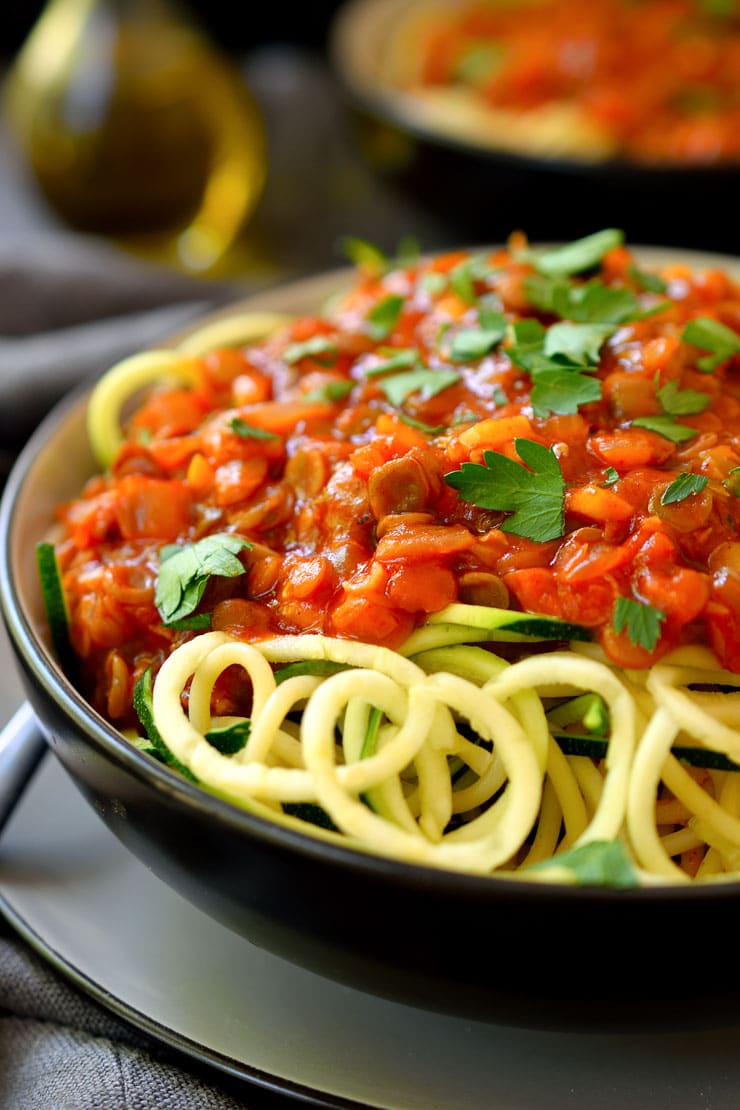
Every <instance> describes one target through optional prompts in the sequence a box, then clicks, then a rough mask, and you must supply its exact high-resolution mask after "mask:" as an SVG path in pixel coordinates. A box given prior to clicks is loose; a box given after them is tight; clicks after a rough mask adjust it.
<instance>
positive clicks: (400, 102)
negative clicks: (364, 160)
mask: <svg viewBox="0 0 740 1110" xmlns="http://www.w3.org/2000/svg"><path fill="white" fill-rule="evenodd" d="M427 2H428V0H345V2H344V3H343V4H342V5H341V7H340V8H339V9H338V11H337V12H336V14H335V16H334V19H333V20H332V23H331V26H330V31H329V56H330V59H331V62H332V66H333V69H334V72H335V74H336V76H337V77H338V79H339V81H340V84H341V85H342V87H343V89H344V91H345V93H346V94H347V95H348V97H349V99H350V100H351V102H352V103H353V105H354V107H355V108H357V109H360V110H362V111H363V112H365V113H367V114H368V115H370V116H373V117H375V119H376V120H377V121H378V122H380V123H383V124H385V125H386V126H391V127H393V128H395V129H396V130H398V131H401V132H403V133H405V134H406V135H407V136H409V137H411V138H414V139H417V140H419V141H421V142H426V143H429V144H430V145H433V146H438V147H440V148H441V149H442V150H445V151H447V152H449V153H451V154H458V155H466V156H467V157H469V158H480V159H481V160H483V161H484V162H486V163H487V164H489V165H490V166H492V167H495V166H497V165H500V166H502V167H506V168H508V169H521V170H529V171H539V172H542V171H550V172H552V173H553V174H555V175H558V176H562V177H568V176H575V177H583V176H586V177H591V178H594V179H596V180H599V179H605V178H609V179H610V180H611V181H612V182H613V183H614V184H619V182H620V181H635V180H638V181H645V182H647V181H648V180H652V181H655V182H656V183H660V182H662V183H664V184H665V185H666V186H668V185H670V183H671V182H672V181H675V180H676V179H677V178H678V177H679V175H683V176H685V177H686V178H687V179H689V180H691V181H692V182H694V181H695V182H696V183H697V184H701V183H702V182H705V181H707V180H715V179H716V180H720V179H724V178H727V179H729V180H732V179H733V178H734V177H740V161H734V162H713V163H694V162H679V161H677V162H663V161H661V162H648V161H644V162H642V161H638V160H632V159H629V158H625V157H623V156H617V157H610V158H600V159H593V160H589V159H586V158H578V157H577V156H575V155H568V154H554V155H552V156H549V155H544V154H537V153H531V154H530V153H527V152H524V151H521V152H520V151H517V150H511V149H508V148H507V147H504V146H499V145H496V143H495V142H491V143H490V144H488V143H485V142H483V141H481V142H476V141H475V140H474V139H473V138H472V137H471V138H459V137H456V136H455V135H454V134H452V133H451V131H447V130H445V129H444V128H437V127H434V126H433V125H432V124H431V123H430V122H427V121H425V120H423V119H421V118H419V117H418V116H417V115H415V113H414V111H413V108H412V107H411V105H412V104H413V99H414V98H413V94H408V95H407V98H406V101H404V99H403V96H402V95H399V93H400V92H401V90H395V89H393V88H392V87H391V86H389V85H387V84H384V83H383V82H382V81H380V80H379V79H377V76H376V75H375V74H374V73H373V72H372V70H373V66H372V59H368V50H369V49H372V43H373V41H374V40H377V38H378V36H379V35H380V31H379V28H378V22H379V21H381V20H382V19H383V18H384V17H386V18H388V17H389V14H392V9H394V8H399V9H406V8H414V7H418V8H421V7H423V6H424V5H425V4H426V3H427ZM595 2H596V3H598V0H595ZM358 60H360V61H361V66H360V70H359V73H358V71H357V69H356V67H355V64H354V63H355V62H357V61H358ZM405 103H408V105H409V107H408V108H405Z"/></svg>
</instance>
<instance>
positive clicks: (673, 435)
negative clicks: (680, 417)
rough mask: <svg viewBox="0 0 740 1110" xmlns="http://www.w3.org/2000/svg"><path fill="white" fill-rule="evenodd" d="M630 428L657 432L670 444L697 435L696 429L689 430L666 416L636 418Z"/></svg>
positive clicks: (684, 425)
mask: <svg viewBox="0 0 740 1110" xmlns="http://www.w3.org/2000/svg"><path fill="white" fill-rule="evenodd" d="M632 427H633V428H646V429H647V430H648V431H649V432H657V434H658V435H659V436H663V437H664V439H670V440H671V442H672V443H683V442H685V440H687V439H692V438H693V437H694V436H695V435H697V431H696V428H690V427H689V426H688V424H678V423H677V422H676V421H675V420H674V419H673V417H672V416H670V415H668V414H666V415H664V416H638V417H637V419H636V420H633V421H632Z"/></svg>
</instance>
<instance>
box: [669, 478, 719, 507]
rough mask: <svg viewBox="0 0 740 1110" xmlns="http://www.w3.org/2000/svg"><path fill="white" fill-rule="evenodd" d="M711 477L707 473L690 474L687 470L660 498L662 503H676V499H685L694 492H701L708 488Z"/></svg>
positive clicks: (675, 479) (674, 480)
mask: <svg viewBox="0 0 740 1110" xmlns="http://www.w3.org/2000/svg"><path fill="white" fill-rule="evenodd" d="M708 482H709V479H708V478H707V476H706V475H705V474H689V473H687V472H686V471H684V472H683V473H681V474H679V475H678V477H676V478H674V479H673V481H672V482H671V484H670V485H669V486H668V488H667V489H666V490H665V492H664V493H663V496H662V497H661V499H660V503H661V505H674V504H675V503H676V501H683V500H684V499H685V498H687V497H690V496H691V494H692V493H701V491H702V490H703V489H705V488H706V486H707V484H708Z"/></svg>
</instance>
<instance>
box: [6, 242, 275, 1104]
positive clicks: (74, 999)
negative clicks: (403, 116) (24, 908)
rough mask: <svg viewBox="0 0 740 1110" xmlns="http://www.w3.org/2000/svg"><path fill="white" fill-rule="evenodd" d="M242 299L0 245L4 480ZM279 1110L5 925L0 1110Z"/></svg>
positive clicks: (75, 250) (123, 264)
mask: <svg viewBox="0 0 740 1110" xmlns="http://www.w3.org/2000/svg"><path fill="white" fill-rule="evenodd" d="M243 293H244V287H234V286H226V285H215V284H210V283H199V282H197V281H195V280H190V279H188V278H185V277H181V276H178V275H176V274H171V273H169V272H166V271H162V270H159V269H156V268H154V267H150V266H145V265H143V264H141V263H139V262H138V261H135V260H133V259H131V258H129V257H127V256H123V255H121V254H120V253H119V252H118V251H116V250H115V249H114V248H112V247H110V246H108V245H106V244H103V243H98V242H96V241H89V240H79V239H77V238H75V237H74V236H71V235H67V234H65V233H61V232H60V233H58V234H57V233H50V234H48V235H44V236H42V237H40V238H39V239H31V240H29V241H26V242H24V243H20V242H11V241H7V240H6V242H5V243H3V244H0V469H1V467H2V465H3V464H4V465H5V467H6V469H7V466H8V465H9V464H10V462H11V460H12V456H13V454H14V453H15V451H16V450H17V449H18V448H19V447H20V446H21V445H22V443H23V441H24V440H25V438H26V437H27V435H28V434H29V432H31V431H32V430H33V429H34V427H35V426H36V424H37V423H38V421H39V420H40V418H41V417H42V416H43V415H44V414H45V413H46V411H47V410H48V409H49V407H50V406H51V405H52V404H53V403H54V402H55V401H56V400H57V399H58V398H59V397H60V396H61V395H62V394H63V393H65V392H66V391H67V390H68V389H69V388H70V387H71V386H73V385H76V384H77V383H78V382H80V381H82V380H83V379H85V378H87V377H91V376H94V375H97V374H99V373H101V371H103V370H105V369H107V367H109V366H110V365H112V364H113V363H114V362H116V361H117V360H118V359H120V358H122V357H124V356H125V355H127V354H130V353H132V352H134V351H136V350H139V349H141V348H142V347H145V346H147V345H151V344H156V343H157V342H160V341H162V340H164V339H165V338H166V337H167V336H168V335H169V334H171V333H172V332H173V331H176V330H177V329H178V328H180V327H182V326H183V325H184V324H185V323H186V322H187V321H188V320H190V319H192V318H194V317H197V316H199V315H202V314H203V312H205V311H207V310H208V309H209V308H212V307H214V306H215V305H217V304H219V303H222V302H224V301H227V300H230V299H233V298H235V297H236V296H238V295H243ZM237 1088H238V1089H237ZM245 1098H246V1099H247V1101H243V1100H244V1099H245ZM281 1104H282V1101H278V1102H276V1101H275V1100H274V1097H269V1096H266V1095H264V1094H263V1093H262V1092H260V1091H258V1090H256V1089H255V1090H254V1093H253V1091H252V1089H251V1088H249V1089H247V1088H246V1086H245V1084H243V1083H239V1084H235V1089H234V1091H231V1090H230V1089H229V1084H228V1081H227V1080H226V1078H225V1077H220V1076H219V1075H218V1074H217V1073H216V1072H215V1071H214V1072H213V1073H210V1072H209V1073H208V1075H207V1076H205V1075H204V1074H203V1073H201V1074H199V1073H198V1072H197V1070H194V1068H193V1066H192V1065H191V1064H189V1063H187V1062H185V1061H184V1058H180V1057H178V1056H176V1055H175V1054H174V1053H172V1052H170V1053H166V1052H165V1051H164V1050H163V1048H162V1047H161V1046H159V1045H158V1044H156V1043H155V1042H153V1041H150V1040H148V1039H146V1038H144V1037H143V1036H142V1035H140V1034H138V1033H136V1032H135V1031H134V1030H133V1029H132V1028H131V1027H129V1026H127V1025H126V1024H125V1023H124V1022H122V1021H118V1020H117V1019H115V1018H114V1017H113V1016H111V1015H110V1014H108V1013H107V1012H106V1011H105V1010H104V1009H103V1008H102V1007H100V1006H98V1005H97V1004H96V1003H94V1002H92V1001H90V1000H88V999H87V998H85V997H84V996H83V995H82V994H81V993H79V992H78V991H77V990H76V989H74V988H73V987H72V986H70V985H69V984H67V983H66V982H65V981H64V980H63V979H62V978H61V977H59V976H58V975H57V974H56V973H55V972H54V971H52V970H51V969H50V968H49V967H47V966H46V965H45V964H44V963H43V961H42V960H40V959H39V958H38V957H36V956H35V954H34V953H33V952H31V950H30V949H28V948H27V946H26V945H25V944H24V943H23V941H21V940H20V939H19V938H17V937H15V936H14V935H13V933H12V931H11V930H10V928H9V927H8V926H7V925H6V924H5V923H3V921H2V918H1V917H0V1110H72V1108H75V1110H77V1108H79V1110H145V1108H146V1110H148V1108H150V1107H151V1108H160V1107H161V1108H164V1110H190V1108H193V1107H197V1108H201V1107H202V1108H205V1110H211V1108H213V1110H231V1108H232V1107H240V1106H248V1107H250V1110H251V1108H253V1107H254V1108H257V1107H267V1106H270V1107H276V1106H279V1105H281Z"/></svg>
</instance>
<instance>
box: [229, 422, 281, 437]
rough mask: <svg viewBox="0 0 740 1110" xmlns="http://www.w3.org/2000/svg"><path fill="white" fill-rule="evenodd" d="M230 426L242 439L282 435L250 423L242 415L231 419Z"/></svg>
mask: <svg viewBox="0 0 740 1110" xmlns="http://www.w3.org/2000/svg"><path fill="white" fill-rule="evenodd" d="M229 427H230V428H231V430H232V432H234V434H235V435H238V436H239V438H240V439H264V440H270V439H280V436H277V435H275V433H274V432H266V431H265V429H264V428H256V427H255V426H254V425H253V424H248V423H247V421H246V420H242V418H241V416H235V417H234V419H233V420H230V421H229Z"/></svg>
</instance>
